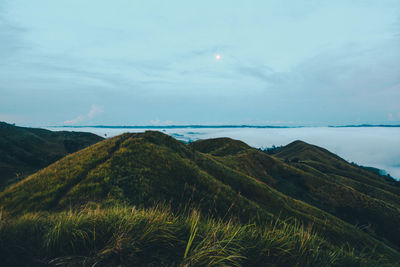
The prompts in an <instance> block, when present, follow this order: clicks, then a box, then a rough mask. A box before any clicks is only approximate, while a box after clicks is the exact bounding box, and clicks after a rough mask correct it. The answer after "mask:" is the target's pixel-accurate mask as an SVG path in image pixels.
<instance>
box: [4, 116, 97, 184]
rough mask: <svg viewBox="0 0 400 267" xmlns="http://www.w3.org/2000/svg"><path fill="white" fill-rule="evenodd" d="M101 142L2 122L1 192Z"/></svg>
mask: <svg viewBox="0 0 400 267" xmlns="http://www.w3.org/2000/svg"><path fill="white" fill-rule="evenodd" d="M101 140H103V138H102V137H100V136H97V135H95V134H91V133H81V132H65V131H60V132H52V131H48V130H44V129H37V128H26V127H17V126H14V125H11V124H7V123H5V122H0V189H1V188H2V187H4V186H6V185H9V184H11V183H13V182H15V181H18V180H22V179H23V178H25V177H26V176H27V175H30V174H32V173H34V172H36V171H37V170H39V169H41V168H44V167H46V166H48V165H49V164H51V163H53V162H55V161H57V160H59V159H60V158H62V157H64V156H65V155H67V154H69V153H73V152H75V151H78V150H80V149H82V148H84V147H87V146H90V145H92V144H94V143H97V142H99V141H101Z"/></svg>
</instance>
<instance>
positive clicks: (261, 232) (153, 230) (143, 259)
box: [0, 206, 384, 266]
mask: <svg viewBox="0 0 400 267" xmlns="http://www.w3.org/2000/svg"><path fill="white" fill-rule="evenodd" d="M0 218H1V220H0V258H1V259H2V264H4V266H48V265H50V266H360V265H364V264H368V263H370V264H376V263H377V262H376V261H375V260H373V259H371V258H369V257H367V255H366V254H360V253H357V252H356V251H354V250H351V249H350V248H349V247H346V246H343V247H334V246H333V245H331V244H330V243H328V242H327V241H325V240H324V239H323V238H321V237H319V236H318V235H317V234H316V233H314V232H313V229H312V226H310V225H307V226H305V225H303V224H301V223H299V222H298V221H296V220H284V221H282V220H276V221H274V222H271V223H270V224H268V225H267V226H265V227H264V229H261V228H260V227H259V226H256V225H253V224H248V225H241V224H239V223H236V222H234V221H232V220H228V221H227V220H225V221H223V220H215V219H212V218H203V217H202V216H201V215H200V214H199V212H197V211H196V210H194V211H191V212H190V213H189V212H187V213H186V214H174V213H172V211H171V210H170V209H169V208H168V207H160V206H158V207H155V208H151V209H142V210H138V209H136V208H131V207H112V208H105V209H100V208H88V207H87V208H84V209H82V210H80V211H67V212H62V213H56V214H54V213H51V214H49V213H30V214H26V215H23V216H19V217H8V216H7V215H4V214H2V213H0ZM383 264H384V262H379V264H378V265H380V266H383Z"/></svg>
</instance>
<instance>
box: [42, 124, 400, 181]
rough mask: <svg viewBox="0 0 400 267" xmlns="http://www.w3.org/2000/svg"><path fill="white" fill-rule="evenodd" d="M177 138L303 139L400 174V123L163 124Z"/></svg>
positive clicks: (107, 132) (268, 142) (259, 142)
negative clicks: (300, 125)
mask: <svg viewBox="0 0 400 267" xmlns="http://www.w3.org/2000/svg"><path fill="white" fill-rule="evenodd" d="M47 129H49V130H53V131H60V130H64V131H65V130H67V131H83V132H92V133H95V134H98V135H100V136H103V137H104V136H105V137H112V136H115V135H118V134H121V133H124V132H143V131H145V130H148V129H144V128H141V129H135V128H133V129H132V128H92V127H84V128H73V127H71V128H69V127H64V128H47ZM150 130H158V131H162V132H164V133H166V134H169V135H171V136H174V137H175V138H177V139H179V140H182V141H186V142H190V141H195V140H198V139H207V138H215V137H230V138H233V139H238V140H242V141H244V142H246V143H247V144H249V145H250V146H253V147H257V148H267V147H272V146H273V145H275V146H281V145H286V144H289V143H291V142H293V141H295V140H302V141H305V142H307V143H310V144H314V145H317V146H321V147H324V148H326V149H328V150H329V151H331V152H333V153H335V154H337V155H339V156H340V157H342V158H344V159H345V160H347V161H349V162H355V163H357V164H359V165H363V166H372V167H376V168H379V169H382V170H385V171H386V172H388V173H389V174H390V175H391V176H393V177H394V178H397V179H399V178H400V127H393V128H389V127H344V128H334V127H303V128H160V129H150Z"/></svg>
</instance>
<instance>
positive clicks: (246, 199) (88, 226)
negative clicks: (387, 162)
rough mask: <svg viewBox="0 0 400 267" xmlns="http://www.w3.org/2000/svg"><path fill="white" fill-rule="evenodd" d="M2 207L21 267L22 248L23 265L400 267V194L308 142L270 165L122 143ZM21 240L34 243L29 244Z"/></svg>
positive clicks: (74, 161) (11, 191) (7, 244)
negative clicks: (19, 250) (18, 249)
mask: <svg viewBox="0 0 400 267" xmlns="http://www.w3.org/2000/svg"><path fill="white" fill-rule="evenodd" d="M294 145H296V146H299V147H295V148H294V147H293V146H294ZM296 150H298V153H296ZM292 153H293V154H292ZM295 156H296V157H297V158H298V159H296V160H293V157H295ZM303 161H306V162H303ZM321 166H325V168H326V169H321V168H322V167H321ZM353 175H354V177H353ZM160 203H161V204H160ZM0 205H1V206H2V207H3V209H4V211H3V219H2V221H0V235H1V236H0V237H1V238H0V240H8V241H2V242H1V243H0V253H2V255H5V256H7V259H8V260H9V261H10V262H12V261H13V259H14V257H15V256H16V255H15V254H10V253H11V252H10V251H12V248H13V247H14V246H19V247H21V246H22V247H23V248H24V250H25V251H30V252H29V253H28V254H27V255H25V254H24V255H25V256H26V257H25V258H24V257H21V258H20V260H21V261H22V262H26V261H28V262H32V261H33V260H34V259H35V260H38V259H40V260H41V261H43V262H46V263H51V262H53V263H57V262H58V261H62V262H63V261H64V263H65V261H66V262H68V261H78V262H83V261H85V259H86V261H87V264H90V263H95V262H99V264H105V265H107V264H108V263H110V262H111V264H125V265H126V264H139V263H141V264H143V265H144V264H146V265H151V264H155V262H156V261H152V260H151V259H153V257H154V259H157V258H158V259H159V260H160V262H163V261H164V263H165V264H166V263H169V264H171V265H173V266H176V265H181V266H192V265H205V264H206V263H207V264H208V263H210V262H211V263H212V262H214V263H215V264H216V265H221V266H222V265H246V266H263V265H265V266H269V265H272V266H274V264H275V266H289V265H293V264H295V263H297V264H298V265H299V266H335V265H337V266H346V265H347V266H359V265H363V264H375V265H376V264H378V265H381V266H384V265H385V264H388V266H390V265H393V264H397V263H399V262H400V253H399V250H398V247H399V242H400V238H399V228H398V227H397V225H399V224H398V223H399V218H400V212H399V205H400V202H399V194H398V186H397V184H396V183H395V182H392V181H387V180H385V179H383V178H382V177H379V175H375V174H373V173H371V172H368V171H366V170H364V169H362V168H359V167H357V166H353V165H351V164H348V163H347V162H345V161H343V160H342V159H340V158H339V157H337V156H336V155H334V154H332V153H330V152H328V151H326V150H323V149H321V148H318V147H315V146H311V145H308V144H306V143H302V142H295V143H294V144H290V145H288V146H287V147H284V148H281V149H280V150H279V151H276V154H275V155H274V156H270V155H267V154H266V153H264V152H262V151H259V150H257V149H254V148H251V147H249V146H248V145H246V144H245V143H243V142H240V141H236V140H232V139H229V138H218V139H210V140H201V141H197V142H194V143H191V144H184V143H181V142H179V141H177V140H175V139H174V138H172V137H170V136H167V135H165V134H162V133H160V132H151V131H149V132H145V133H138V134H123V135H120V136H117V137H114V138H110V139H108V140H105V141H103V142H100V143H97V144H95V145H92V146H90V147H87V148H85V149H83V150H80V151H78V152H76V153H73V154H70V155H68V156H66V157H65V158H63V159H61V160H59V161H57V162H55V163H54V164H51V165H50V166H48V167H47V168H44V169H42V170H40V171H38V172H37V173H35V174H33V175H31V176H29V177H28V178H26V179H24V180H23V181H21V182H19V183H17V184H15V185H13V186H11V187H9V188H8V189H7V190H5V191H4V192H2V193H0ZM159 205H161V206H162V207H163V208H160V209H158V210H154V206H159ZM132 207H136V208H135V209H134V210H132ZM129 210H131V211H129ZM23 214H25V215H23ZM199 214H200V215H199ZM160 218H164V219H161V222H159V219H160ZM196 218H197V219H196ZM120 219H121V220H123V221H119V220H120ZM120 224H123V226H121V227H122V228H123V229H121V228H118V227H119V226H118V227H117V225H120ZM125 224H126V225H125ZM153 224H154V225H153ZM134 225H140V227H144V226H145V227H150V228H151V229H150V230H143V231H144V232H142V230H139V231H137V230H135V229H136V228H135V227H136V226H135V227H133V226H134ZM64 227H65V229H64ZM140 227H139V229H141V228H140ZM169 227H172V228H169ZM94 229H96V230H94ZM146 229H147V228H146ZM218 229H219V230H218ZM120 231H122V232H120ZM147 231H150V232H147ZM159 231H161V233H159ZM197 233H199V234H198V235H197ZM22 234H23V235H27V236H31V237H32V238H31V239H29V240H28V241H27V242H25V243H24V244H23V245H22V244H18V242H17V241H15V240H19V239H18V235H22ZM54 234H56V236H54ZM94 235H96V237H97V238H95V237H94ZM143 235H144V236H143ZM199 237H201V238H199ZM118 238H122V239H121V240H119V239H118ZM14 239H15V240H14ZM126 242H127V243H126ZM269 242H270V243H269ZM194 248H195V249H194ZM193 251H197V252H196V253H195V252H193ZM218 251H219V252H218ZM191 253H192V254H191ZM218 253H222V254H221V255H219V254H218ZM121 255H122V256H121ZM230 255H231V256H232V257H230ZM171 257H172V258H171ZM190 257H192V258H190ZM145 258H149V259H150V262H146V263H144V262H143V261H144V260H145ZM24 259H25V260H26V261H24ZM103 260H104V262H103ZM211 263H210V264H211Z"/></svg>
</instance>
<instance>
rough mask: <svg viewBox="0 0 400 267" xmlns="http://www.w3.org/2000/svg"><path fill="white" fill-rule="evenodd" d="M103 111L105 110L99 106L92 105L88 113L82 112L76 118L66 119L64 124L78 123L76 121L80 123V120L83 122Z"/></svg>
mask: <svg viewBox="0 0 400 267" xmlns="http://www.w3.org/2000/svg"><path fill="white" fill-rule="evenodd" d="M102 113H103V110H102V109H101V108H100V107H99V106H97V105H92V106H91V107H90V110H89V112H88V113H87V114H81V115H79V116H78V117H76V118H74V119H72V120H66V121H64V124H76V123H79V122H83V121H86V120H89V119H92V118H94V117H95V116H97V115H100V114H102Z"/></svg>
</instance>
